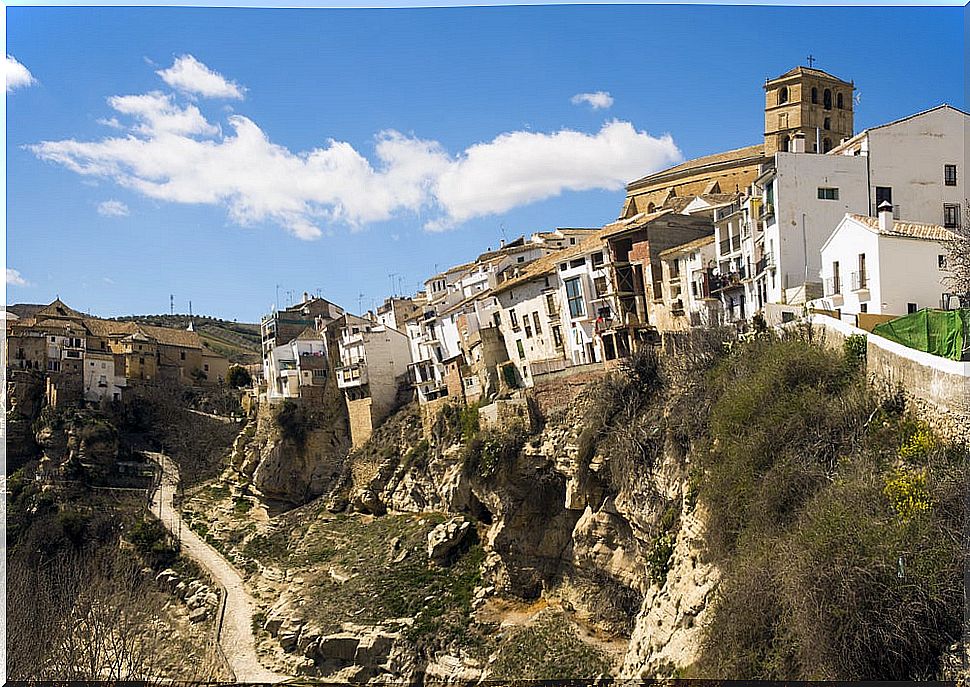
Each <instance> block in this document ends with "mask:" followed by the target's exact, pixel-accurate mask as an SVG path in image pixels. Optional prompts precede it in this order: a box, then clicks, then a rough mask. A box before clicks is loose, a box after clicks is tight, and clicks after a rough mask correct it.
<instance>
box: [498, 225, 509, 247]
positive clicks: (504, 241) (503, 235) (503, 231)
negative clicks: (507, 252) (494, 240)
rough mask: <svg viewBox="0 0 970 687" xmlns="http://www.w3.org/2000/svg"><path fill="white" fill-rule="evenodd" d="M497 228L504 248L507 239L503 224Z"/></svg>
mask: <svg viewBox="0 0 970 687" xmlns="http://www.w3.org/2000/svg"><path fill="white" fill-rule="evenodd" d="M498 228H499V231H501V232H502V245H503V246H504V245H505V244H506V243H507V242H508V237H506V235H505V222H501V223H499V225H498Z"/></svg>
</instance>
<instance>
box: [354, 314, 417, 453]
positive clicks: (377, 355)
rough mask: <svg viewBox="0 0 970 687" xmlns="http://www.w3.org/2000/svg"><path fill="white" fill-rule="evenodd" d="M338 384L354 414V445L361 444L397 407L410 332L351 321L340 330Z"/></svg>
mask: <svg viewBox="0 0 970 687" xmlns="http://www.w3.org/2000/svg"><path fill="white" fill-rule="evenodd" d="M339 347H340V363H341V365H340V367H338V368H337V370H336V376H337V387H338V388H340V389H342V390H343V392H344V397H345V398H346V401H347V412H348V414H349V415H350V431H351V440H352V442H353V445H354V446H355V447H356V446H360V445H361V444H363V443H364V442H365V441H367V439H368V438H369V437H370V435H371V432H372V431H373V429H374V428H375V427H377V426H378V425H379V424H380V423H381V422H382V421H383V420H384V418H386V417H387V416H388V415H389V414H390V413H391V411H392V410H393V409H394V406H395V403H396V400H397V395H398V389H399V388H400V386H401V384H402V382H403V381H404V380H405V377H406V375H407V371H408V365H409V364H410V363H411V351H410V347H409V346H408V339H407V336H406V335H404V334H403V333H401V332H399V331H397V330H396V329H393V328H391V327H387V326H385V325H382V324H375V323H369V322H358V323H348V324H347V325H346V326H345V327H344V328H343V329H342V330H341V333H340V343H339Z"/></svg>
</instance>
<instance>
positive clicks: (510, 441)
mask: <svg viewBox="0 0 970 687" xmlns="http://www.w3.org/2000/svg"><path fill="white" fill-rule="evenodd" d="M527 438H528V434H527V433H526V432H525V430H524V429H521V428H519V427H514V428H512V429H510V430H507V431H499V430H487V431H485V432H482V433H480V434H479V435H478V436H477V437H475V438H474V439H472V440H471V441H470V442H469V443H468V444H467V445H466V446H465V451H464V461H465V468H466V470H469V471H471V472H472V473H475V474H477V475H478V476H479V477H481V478H482V479H489V478H491V477H493V476H494V475H496V474H497V473H498V471H499V470H500V469H501V467H502V466H505V465H509V464H511V463H512V462H513V461H514V460H515V459H516V458H517V457H518V455H519V452H521V450H522V447H523V446H524V445H525V442H526V439H527Z"/></svg>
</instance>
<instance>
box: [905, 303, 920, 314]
mask: <svg viewBox="0 0 970 687" xmlns="http://www.w3.org/2000/svg"><path fill="white" fill-rule="evenodd" d="M918 309H919V308H917V307H916V304H915V303H907V304H906V314H907V315H912V314H913V313H914V312H916V311H917V310H918Z"/></svg>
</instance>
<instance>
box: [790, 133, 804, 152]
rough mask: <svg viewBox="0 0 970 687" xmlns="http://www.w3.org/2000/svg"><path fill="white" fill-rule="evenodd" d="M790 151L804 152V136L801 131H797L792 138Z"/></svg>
mask: <svg viewBox="0 0 970 687" xmlns="http://www.w3.org/2000/svg"><path fill="white" fill-rule="evenodd" d="M791 151H792V152H793V153H804V152H805V134H803V133H802V132H801V131H799V132H798V133H797V134H795V135H794V136H792V139H791Z"/></svg>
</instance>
